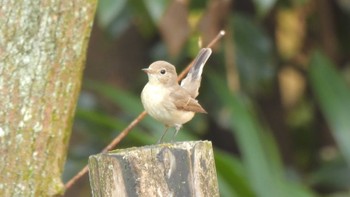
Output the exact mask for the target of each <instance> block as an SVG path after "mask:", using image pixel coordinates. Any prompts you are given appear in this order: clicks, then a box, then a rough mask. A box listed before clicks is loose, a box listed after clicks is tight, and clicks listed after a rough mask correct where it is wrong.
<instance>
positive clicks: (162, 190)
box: [89, 141, 219, 197]
mask: <svg viewBox="0 0 350 197" xmlns="http://www.w3.org/2000/svg"><path fill="white" fill-rule="evenodd" d="M89 169H90V171H89V172H90V173H89V175H90V184H91V189H92V194H93V196H98V197H100V196H104V197H107V196H120V197H122V196H125V197H137V196H138V197H148V196H189V197H190V196H193V197H194V196H196V197H205V196H208V197H215V196H219V188H218V183H217V176H216V169H215V162H214V155H213V149H212V145H211V142H208V141H194V142H179V143H175V144H158V145H153V146H144V147H139V148H129V149H121V150H116V151H112V152H109V153H101V154H98V155H93V156H90V158H89Z"/></svg>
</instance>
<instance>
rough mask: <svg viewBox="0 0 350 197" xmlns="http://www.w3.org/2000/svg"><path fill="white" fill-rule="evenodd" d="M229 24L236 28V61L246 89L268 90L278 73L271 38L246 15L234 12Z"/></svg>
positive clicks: (249, 90)
mask: <svg viewBox="0 0 350 197" xmlns="http://www.w3.org/2000/svg"><path fill="white" fill-rule="evenodd" d="M230 25H231V27H232V29H233V30H234V32H233V37H234V41H235V53H236V54H235V57H236V64H237V66H238V71H239V76H240V81H241V84H242V87H243V89H244V91H246V92H248V93H249V94H253V95H255V94H259V93H262V91H264V93H266V90H268V89H270V87H271V86H272V83H273V79H274V76H275V72H276V66H275V63H274V61H273V47H272V41H271V39H270V38H269V37H268V36H267V34H265V32H264V31H263V29H262V28H261V27H259V25H257V24H254V23H253V21H252V19H249V18H248V17H246V16H244V15H240V14H236V15H234V16H233V20H231V23H230Z"/></svg>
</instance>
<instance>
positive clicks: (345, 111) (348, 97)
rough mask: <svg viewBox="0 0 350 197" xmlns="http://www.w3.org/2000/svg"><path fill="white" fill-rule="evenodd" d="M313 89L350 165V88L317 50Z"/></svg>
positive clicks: (311, 75) (313, 68)
mask: <svg viewBox="0 0 350 197" xmlns="http://www.w3.org/2000/svg"><path fill="white" fill-rule="evenodd" d="M310 79H311V85H312V89H313V91H314V92H315V96H316V98H317V100H318V101H319V103H320V107H321V110H322V112H323V115H324V116H325V118H326V120H327V122H328V124H329V126H330V127H331V131H332V134H333V135H334V138H335V140H336V141H337V145H338V147H339V149H340V151H341V152H342V155H343V156H344V157H345V160H346V161H347V163H348V165H350V143H349V140H350V121H349V118H350V90H349V87H348V86H347V85H346V83H345V80H344V79H343V78H342V76H341V75H340V74H339V73H338V72H337V71H336V69H335V66H334V65H333V64H332V63H331V62H330V60H329V59H328V58H327V57H326V56H325V55H323V54H322V53H320V52H315V53H314V54H313V56H312V59H311V63H310Z"/></svg>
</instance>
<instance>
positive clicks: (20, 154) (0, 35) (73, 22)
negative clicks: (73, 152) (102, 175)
mask: <svg viewBox="0 0 350 197" xmlns="http://www.w3.org/2000/svg"><path fill="white" fill-rule="evenodd" d="M0 5H1V6H0V155H1V160H2V161H1V162H0V171H1V174H0V196H52V195H56V194H58V193H62V192H63V184H62V182H61V179H60V177H61V173H62V171H63V164H64V162H65V159H66V152H67V144H68V140H69V137H70V134H71V127H72V122H73V116H74V111H75V107H76V102H77V98H78V94H79V90H80V86H81V77H82V72H83V68H84V61H85V54H86V48H87V43H88V38H89V36H90V29H91V26H92V22H93V17H94V13H95V9H96V0H73V1H72V0H41V1H39V0H8V1H0Z"/></svg>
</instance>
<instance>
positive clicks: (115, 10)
mask: <svg viewBox="0 0 350 197" xmlns="http://www.w3.org/2000/svg"><path fill="white" fill-rule="evenodd" d="M126 2H127V1H126V0H118V1H114V0H101V1H99V3H98V8H97V19H98V23H99V24H100V25H101V26H102V27H103V28H106V27H108V26H109V25H110V24H111V23H112V22H113V21H114V20H115V19H116V18H117V17H118V16H119V15H120V14H121V12H122V11H123V9H124V8H125V5H126Z"/></svg>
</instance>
